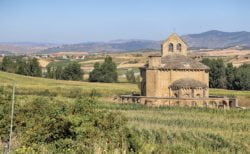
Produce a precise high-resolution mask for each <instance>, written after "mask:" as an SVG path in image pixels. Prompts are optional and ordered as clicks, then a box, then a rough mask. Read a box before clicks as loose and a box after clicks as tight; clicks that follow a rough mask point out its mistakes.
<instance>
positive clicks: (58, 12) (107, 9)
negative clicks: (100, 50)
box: [0, 0, 250, 43]
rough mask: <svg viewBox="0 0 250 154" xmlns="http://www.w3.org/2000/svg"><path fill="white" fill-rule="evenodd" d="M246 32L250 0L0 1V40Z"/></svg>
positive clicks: (154, 37)
mask: <svg viewBox="0 0 250 154" xmlns="http://www.w3.org/2000/svg"><path fill="white" fill-rule="evenodd" d="M212 29H216V30H222V31H243V30H244V31H250V1H249V0H0V42H26V41H29V42H51V43H78V42H86V41H108V40H115V39H149V40H162V39H164V38H166V37H167V35H169V34H170V33H172V32H177V33H179V34H180V35H183V34H190V33H199V32H204V31H207V30H212Z"/></svg>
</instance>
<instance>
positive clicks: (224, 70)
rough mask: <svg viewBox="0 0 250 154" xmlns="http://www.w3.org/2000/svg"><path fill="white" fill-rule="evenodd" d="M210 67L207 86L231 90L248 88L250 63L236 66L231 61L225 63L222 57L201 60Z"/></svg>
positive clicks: (249, 83) (249, 86)
mask: <svg viewBox="0 0 250 154" xmlns="http://www.w3.org/2000/svg"><path fill="white" fill-rule="evenodd" d="M202 63H203V64H205V65H207V66H209V67H210V72H209V73H210V74H209V86H210V87H211V88H224V89H232V90H250V64H243V65H241V66H240V67H238V68H236V67H234V66H233V65H232V63H228V64H227V65H225V63H224V62H223V60H222V59H208V58H205V59H203V60H202Z"/></svg>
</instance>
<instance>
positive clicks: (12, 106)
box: [8, 83, 16, 154]
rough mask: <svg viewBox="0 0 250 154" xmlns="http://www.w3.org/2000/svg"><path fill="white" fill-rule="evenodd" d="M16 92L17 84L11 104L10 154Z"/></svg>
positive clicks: (14, 85) (14, 86) (14, 87)
mask: <svg viewBox="0 0 250 154" xmlns="http://www.w3.org/2000/svg"><path fill="white" fill-rule="evenodd" d="M15 90H16V84H15V83H14V84H13V91H12V104H11V117H10V138H9V150H8V153H9V154H10V151H11V140H12V129H13V116H14V105H15Z"/></svg>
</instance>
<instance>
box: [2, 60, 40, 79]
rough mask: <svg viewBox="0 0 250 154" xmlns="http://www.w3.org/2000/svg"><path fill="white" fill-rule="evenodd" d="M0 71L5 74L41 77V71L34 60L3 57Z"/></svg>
mask: <svg viewBox="0 0 250 154" xmlns="http://www.w3.org/2000/svg"><path fill="white" fill-rule="evenodd" d="M0 69H1V70H2V71H5V72H10V73H17V74H22V75H28V76H42V69H41V67H40V66H39V63H38V60H37V59H36V58H23V57H7V56H6V57H4V58H3V61H2V63H1V65H0Z"/></svg>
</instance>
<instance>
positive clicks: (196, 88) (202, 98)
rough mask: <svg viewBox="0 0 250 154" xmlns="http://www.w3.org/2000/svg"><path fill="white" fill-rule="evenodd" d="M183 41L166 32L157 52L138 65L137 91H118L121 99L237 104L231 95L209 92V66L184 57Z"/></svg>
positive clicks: (148, 102) (169, 103)
mask: <svg viewBox="0 0 250 154" xmlns="http://www.w3.org/2000/svg"><path fill="white" fill-rule="evenodd" d="M187 48H188V47H187V45H186V43H185V42H184V41H183V40H182V39H181V38H180V37H179V36H178V35H177V34H175V33H174V34H172V35H170V36H169V37H168V38H167V39H166V40H165V41H163V43H162V46H161V54H157V55H151V56H149V59H148V62H147V64H146V65H144V67H141V68H140V73H141V78H142V80H141V94H140V95H121V96H120V98H121V100H122V102H128V103H131V102H133V103H142V104H146V105H153V106H166V105H167V106H206V107H213V108H219V107H223V108H229V107H237V100H236V99H235V98H228V97H219V96H209V67H207V66H206V65H204V64H202V63H200V62H199V61H196V60H194V59H192V58H190V57H188V50H187Z"/></svg>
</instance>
